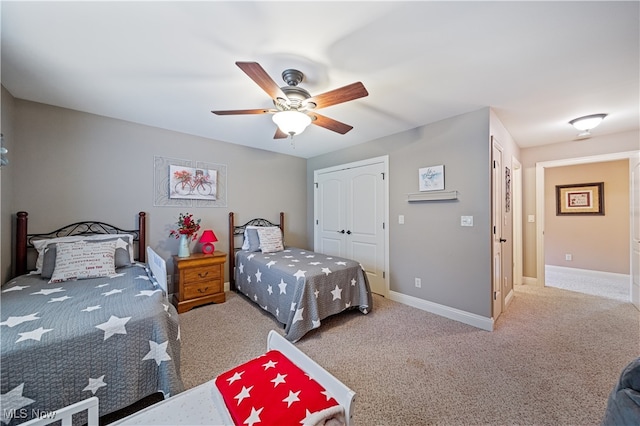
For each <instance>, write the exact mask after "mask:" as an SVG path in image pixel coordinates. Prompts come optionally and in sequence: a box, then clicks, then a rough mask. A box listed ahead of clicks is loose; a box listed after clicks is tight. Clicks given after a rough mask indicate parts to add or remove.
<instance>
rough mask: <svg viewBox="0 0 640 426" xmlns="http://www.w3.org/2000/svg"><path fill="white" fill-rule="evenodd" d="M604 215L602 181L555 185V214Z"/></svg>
mask: <svg viewBox="0 0 640 426" xmlns="http://www.w3.org/2000/svg"><path fill="white" fill-rule="evenodd" d="M561 215H602V216H603V215H604V182H595V183H578V184H572V185H556V216H561Z"/></svg>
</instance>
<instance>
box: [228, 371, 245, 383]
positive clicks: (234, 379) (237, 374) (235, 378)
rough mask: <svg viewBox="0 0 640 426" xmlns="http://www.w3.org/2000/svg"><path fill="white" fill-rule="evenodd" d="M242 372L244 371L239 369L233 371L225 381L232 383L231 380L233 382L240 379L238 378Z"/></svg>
mask: <svg viewBox="0 0 640 426" xmlns="http://www.w3.org/2000/svg"><path fill="white" fill-rule="evenodd" d="M243 374H244V371H240V372H237V371H236V373H235V374H234V375H233V376H231V377H229V378H228V379H227V382H229V384H232V383H233V382H235V381H236V380H240V379H241V378H242V375H243Z"/></svg>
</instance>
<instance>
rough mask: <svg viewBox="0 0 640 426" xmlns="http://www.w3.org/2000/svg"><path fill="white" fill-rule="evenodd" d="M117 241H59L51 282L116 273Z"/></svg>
mask: <svg viewBox="0 0 640 426" xmlns="http://www.w3.org/2000/svg"><path fill="white" fill-rule="evenodd" d="M115 251H116V242H115V241H100V242H95V243H90V242H88V241H76V242H70V243H58V245H57V246H56V267H55V269H54V270H53V274H52V275H51V280H50V281H49V282H50V283H57V282H62V281H69V280H81V279H86V278H97V277H106V276H109V275H114V274H115V273H116V268H115V262H114V257H115Z"/></svg>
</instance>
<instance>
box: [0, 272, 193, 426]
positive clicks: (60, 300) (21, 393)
mask: <svg viewBox="0 0 640 426" xmlns="http://www.w3.org/2000/svg"><path fill="white" fill-rule="evenodd" d="M116 272H117V273H116V275H115V276H111V277H107V278H93V279H86V280H78V281H68V282H62V283H52V284H49V283H48V280H47V279H43V278H41V276H40V275H23V276H20V277H18V278H16V279H14V280H12V281H10V282H8V283H7V284H5V285H3V286H2V287H1V293H0V297H1V299H0V333H1V338H2V352H1V355H0V356H1V358H2V364H1V369H0V378H1V389H0V391H1V395H0V406H1V407H2V412H1V416H2V417H0V421H2V424H9V423H10V424H18V423H21V422H23V421H26V420H28V419H30V418H32V417H33V416H34V415H36V416H37V415H38V413H45V415H46V412H49V411H51V410H56V409H59V408H61V407H64V406H67V405H70V404H72V403H75V402H77V401H80V400H82V399H86V398H88V397H91V396H97V397H98V398H99V399H100V415H105V414H108V413H111V412H113V411H116V410H118V409H121V408H124V407H126V406H128V405H130V404H132V403H134V402H136V401H138V400H140V399H142V398H144V397H146V396H148V395H151V394H153V393H155V392H158V391H161V392H163V393H164V394H165V397H166V396H170V395H173V394H176V393H179V392H181V391H182V390H183V385H182V380H181V377H180V331H179V324H178V314H177V312H176V310H175V308H174V307H173V305H171V303H169V302H168V300H167V296H166V294H165V293H164V292H163V291H162V290H161V289H160V287H159V286H157V283H155V282H154V281H153V279H152V278H151V277H152V275H151V274H150V273H149V271H148V270H147V268H146V267H145V266H143V265H141V264H134V265H132V266H129V267H124V268H118V269H117V270H116Z"/></svg>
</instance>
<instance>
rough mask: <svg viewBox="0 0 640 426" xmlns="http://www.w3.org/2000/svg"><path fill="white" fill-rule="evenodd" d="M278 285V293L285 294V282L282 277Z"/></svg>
mask: <svg viewBox="0 0 640 426" xmlns="http://www.w3.org/2000/svg"><path fill="white" fill-rule="evenodd" d="M278 287H280V294H287V283H285V282H284V280H283V279H282V278H280V284H278Z"/></svg>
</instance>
